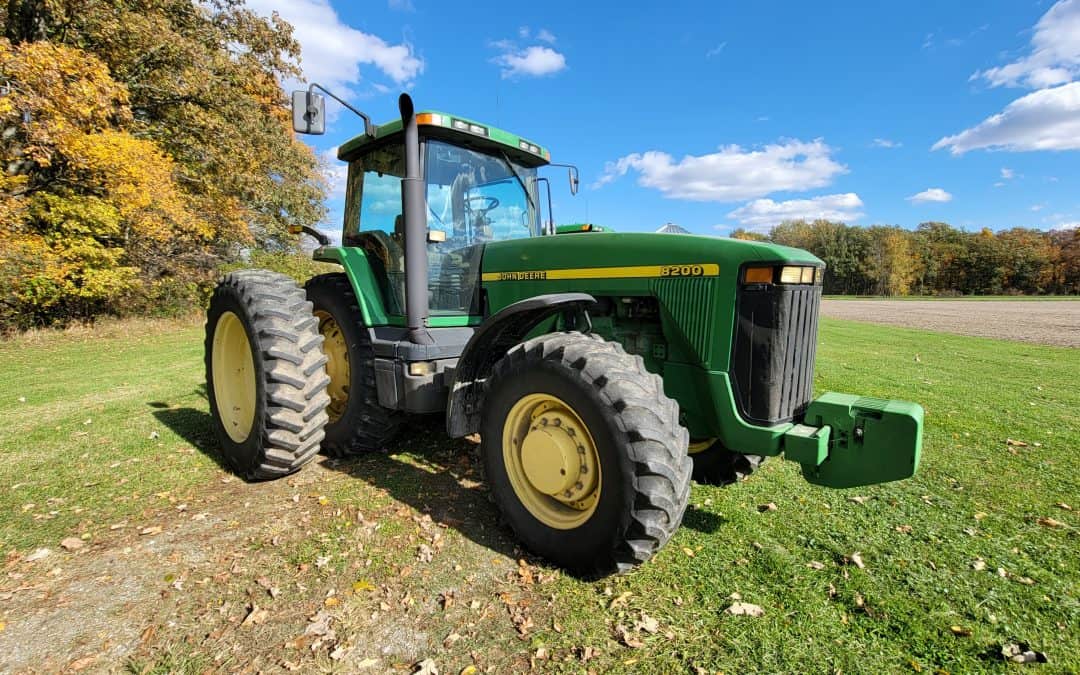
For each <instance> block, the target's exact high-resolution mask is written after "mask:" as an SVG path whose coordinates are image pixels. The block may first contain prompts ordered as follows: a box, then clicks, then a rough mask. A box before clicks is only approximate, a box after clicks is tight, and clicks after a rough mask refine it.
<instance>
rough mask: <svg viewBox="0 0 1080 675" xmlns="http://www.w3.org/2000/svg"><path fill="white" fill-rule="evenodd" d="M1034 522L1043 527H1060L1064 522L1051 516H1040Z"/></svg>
mask: <svg viewBox="0 0 1080 675" xmlns="http://www.w3.org/2000/svg"><path fill="white" fill-rule="evenodd" d="M1035 522H1036V523H1038V524H1039V525H1042V526H1043V527H1062V526H1064V525H1065V523H1063V522H1061V521H1060V520H1054V519H1053V518H1050V517H1048V516H1040V517H1039V519H1038V520H1036V521H1035Z"/></svg>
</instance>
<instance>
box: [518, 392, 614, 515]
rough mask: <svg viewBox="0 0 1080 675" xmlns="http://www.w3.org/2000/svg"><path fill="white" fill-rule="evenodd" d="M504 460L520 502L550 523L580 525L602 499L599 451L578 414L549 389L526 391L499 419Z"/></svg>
mask: <svg viewBox="0 0 1080 675" xmlns="http://www.w3.org/2000/svg"><path fill="white" fill-rule="evenodd" d="M502 450H503V463H504V465H505V466H506V474H507V476H508V477H509V479H510V485H511V487H513V489H514V494H516V495H517V497H518V499H519V500H520V501H521V503H522V505H524V506H525V508H526V509H528V511H529V513H531V514H532V515H533V516H534V517H535V518H536V519H537V520H539V521H540V522H542V523H544V524H545V525H547V526H549V527H553V528H556V529H559V530H570V529H573V528H575V527H579V526H581V525H582V524H584V523H585V522H586V521H587V520H588V519H589V518H590V517H591V516H592V514H593V512H594V511H596V505H597V504H598V503H599V501H600V487H601V484H602V482H603V481H602V477H601V475H600V455H599V454H598V453H597V451H596V444H595V443H594V442H593V437H592V434H590V433H589V429H588V427H586V426H585V423H584V422H583V421H582V420H581V416H580V415H578V414H577V412H576V411H575V410H574V409H573V408H571V407H570V406H569V405H567V404H566V403H565V402H564V401H562V400H560V399H558V398H556V397H554V396H551V395H549V394H527V395H525V396H523V397H522V398H521V399H519V400H518V402H517V403H515V404H514V405H513V407H511V408H510V412H509V413H508V414H507V415H506V421H505V422H504V423H503V437H502Z"/></svg>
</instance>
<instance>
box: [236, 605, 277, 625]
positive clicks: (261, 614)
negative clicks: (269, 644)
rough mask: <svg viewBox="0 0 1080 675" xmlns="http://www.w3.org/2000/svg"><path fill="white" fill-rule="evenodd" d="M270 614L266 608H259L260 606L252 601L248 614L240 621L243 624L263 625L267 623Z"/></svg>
mask: <svg viewBox="0 0 1080 675" xmlns="http://www.w3.org/2000/svg"><path fill="white" fill-rule="evenodd" d="M268 616H270V612H268V611H266V610H265V609H259V606H258V605H256V604H255V603H251V605H250V607H249V609H248V614H247V616H245V617H244V620H243V621H241V622H240V625H241V626H251V625H255V626H258V625H261V624H264V623H266V618H267V617H268Z"/></svg>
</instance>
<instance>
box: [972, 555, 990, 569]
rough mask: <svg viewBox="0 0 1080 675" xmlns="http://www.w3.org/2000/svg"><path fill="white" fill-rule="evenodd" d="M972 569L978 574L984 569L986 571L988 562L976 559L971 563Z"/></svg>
mask: <svg viewBox="0 0 1080 675" xmlns="http://www.w3.org/2000/svg"><path fill="white" fill-rule="evenodd" d="M971 569H973V570H975V571H976V572H982V571H983V570H984V569H986V561H984V560H983V559H982V558H976V559H975V560H974V561H973V562H972V563H971Z"/></svg>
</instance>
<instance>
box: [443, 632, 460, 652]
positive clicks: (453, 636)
mask: <svg viewBox="0 0 1080 675" xmlns="http://www.w3.org/2000/svg"><path fill="white" fill-rule="evenodd" d="M460 639H461V635H459V634H457V633H450V634H449V635H447V636H446V637H444V638H443V641H442V646H443V649H450V646H451V645H453V644H454V643H455V642H457V641H458V640H460Z"/></svg>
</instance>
